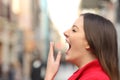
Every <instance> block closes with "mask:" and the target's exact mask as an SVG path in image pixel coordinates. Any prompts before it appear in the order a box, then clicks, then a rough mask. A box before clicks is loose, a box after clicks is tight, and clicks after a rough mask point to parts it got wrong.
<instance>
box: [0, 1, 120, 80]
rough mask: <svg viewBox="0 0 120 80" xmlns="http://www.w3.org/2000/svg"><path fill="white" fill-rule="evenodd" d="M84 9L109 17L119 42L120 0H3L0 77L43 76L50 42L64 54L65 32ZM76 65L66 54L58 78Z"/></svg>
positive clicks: (37, 79)
mask: <svg viewBox="0 0 120 80" xmlns="http://www.w3.org/2000/svg"><path fill="white" fill-rule="evenodd" d="M84 12H92V13H96V14H100V15H102V16H104V17H106V18H108V19H110V20H111V21H112V22H113V23H114V25H115V27H116V29H117V32H118V45H119V46H120V0H0V80H44V75H45V70H46V63H47V55H48V51H49V42H50V41H54V42H55V54H56V53H57V52H58V50H61V51H62V53H63V55H64V52H65V47H64V46H65V38H64V36H63V32H64V31H65V30H66V29H68V28H70V27H71V26H72V24H73V22H74V20H75V19H76V18H77V17H78V16H79V15H80V14H81V13H84ZM119 50H120V47H119ZM119 56H120V55H119ZM76 69H77V68H76V66H74V65H72V64H69V63H66V62H65V61H64V56H63V57H62V60H61V66H60V70H59V72H58V74H57V76H56V77H55V80H67V79H68V77H69V76H71V75H72V73H73V72H74V71H75V70H76Z"/></svg>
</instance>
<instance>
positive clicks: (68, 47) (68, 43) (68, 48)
mask: <svg viewBox="0 0 120 80" xmlns="http://www.w3.org/2000/svg"><path fill="white" fill-rule="evenodd" d="M66 42H67V50H66V54H68V52H69V50H70V48H71V45H70V42H69V41H68V40H66Z"/></svg>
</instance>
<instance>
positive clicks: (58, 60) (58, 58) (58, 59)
mask: <svg viewBox="0 0 120 80" xmlns="http://www.w3.org/2000/svg"><path fill="white" fill-rule="evenodd" d="M61 56H62V55H61V52H60V51H59V52H58V54H57V57H56V62H57V63H60V59H61Z"/></svg>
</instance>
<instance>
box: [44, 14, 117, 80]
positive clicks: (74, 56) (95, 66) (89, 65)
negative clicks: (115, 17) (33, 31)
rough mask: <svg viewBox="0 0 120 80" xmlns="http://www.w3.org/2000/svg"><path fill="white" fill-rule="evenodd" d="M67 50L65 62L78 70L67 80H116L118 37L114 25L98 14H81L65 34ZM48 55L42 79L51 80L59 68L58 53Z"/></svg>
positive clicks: (51, 47) (52, 45) (51, 52)
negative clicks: (55, 55) (55, 56)
mask: <svg viewBox="0 0 120 80" xmlns="http://www.w3.org/2000/svg"><path fill="white" fill-rule="evenodd" d="M64 35H65V37H66V41H67V43H68V44H69V49H68V50H67V52H66V56H65V59H66V61H68V62H70V63H72V64H75V65H76V66H77V67H78V70H77V71H76V72H75V73H73V75H72V76H70V78H68V80H119V69H118V50H117V49H118V48H117V34H116V30H115V27H114V25H113V24H112V23H111V22H110V21H109V20H107V19H105V18H104V17H102V16H99V15H97V14H92V13H85V14H81V15H80V17H79V18H78V19H76V21H75V22H74V24H73V26H72V27H71V28H70V29H69V30H67V31H66V32H64ZM53 47H54V44H53V43H51V44H50V52H49V56H48V63H47V69H46V75H45V80H53V79H54V77H55V75H56V73H57V71H58V69H59V65H60V59H61V54H60V52H58V55H57V58H56V59H54V57H53V55H54V53H53Z"/></svg>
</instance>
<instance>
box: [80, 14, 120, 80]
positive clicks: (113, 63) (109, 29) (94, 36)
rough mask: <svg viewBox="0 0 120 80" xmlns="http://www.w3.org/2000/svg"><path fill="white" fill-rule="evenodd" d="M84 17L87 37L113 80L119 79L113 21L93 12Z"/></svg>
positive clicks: (115, 33)
mask: <svg viewBox="0 0 120 80" xmlns="http://www.w3.org/2000/svg"><path fill="white" fill-rule="evenodd" d="M81 15H82V16H83V17H84V30H85V35H86V39H87V41H88V44H89V45H90V48H91V49H92V50H93V53H95V55H96V56H97V58H98V60H99V62H100V64H101V66H102V67H103V69H104V71H105V72H106V73H107V74H108V76H109V77H110V79H111V80H119V62H118V45H117V32H116V29H115V27H114V25H113V24H112V22H111V21H110V20H108V19H106V18H104V17H102V16H100V15H97V14H93V13H85V14H81Z"/></svg>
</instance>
